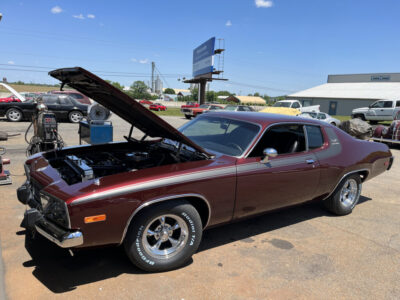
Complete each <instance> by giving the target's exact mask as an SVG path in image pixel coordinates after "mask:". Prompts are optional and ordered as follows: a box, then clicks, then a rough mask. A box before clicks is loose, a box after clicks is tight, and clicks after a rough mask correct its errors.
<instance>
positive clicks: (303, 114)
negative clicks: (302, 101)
mask: <svg viewBox="0 0 400 300" xmlns="http://www.w3.org/2000/svg"><path fill="white" fill-rule="evenodd" d="M301 116H302V117H312V118H314V119H315V118H316V117H317V114H316V113H314V112H303V113H301Z"/></svg>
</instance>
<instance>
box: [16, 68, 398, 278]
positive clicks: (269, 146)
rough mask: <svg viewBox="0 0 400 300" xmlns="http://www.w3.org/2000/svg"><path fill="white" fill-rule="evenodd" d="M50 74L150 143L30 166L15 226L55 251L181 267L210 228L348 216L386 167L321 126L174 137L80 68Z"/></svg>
mask: <svg viewBox="0 0 400 300" xmlns="http://www.w3.org/2000/svg"><path fill="white" fill-rule="evenodd" d="M49 74H50V75H51V76H53V77H55V78H57V79H59V80H61V81H63V82H68V85H70V86H72V87H73V88H75V89H76V90H78V91H80V92H82V93H84V94H86V95H87V96H89V97H91V98H93V99H94V100H95V101H97V102H98V103H100V104H101V105H103V106H104V107H107V108H109V109H110V110H112V111H113V112H114V113H115V114H117V115H118V116H120V117H121V118H122V119H124V120H125V121H127V122H129V123H131V124H132V128H133V127H137V128H139V129H140V130H141V131H142V132H143V134H144V136H145V137H147V136H148V137H151V138H152V139H145V138H142V139H134V138H132V137H131V136H130V135H129V136H127V137H126V140H127V141H126V142H120V143H110V144H103V145H93V146H86V147H68V148H65V149H62V150H53V151H49V152H45V153H38V154H36V155H34V156H31V157H30V158H29V159H28V160H27V161H26V163H25V172H26V176H27V181H26V183H25V184H23V185H22V186H21V187H20V188H19V189H18V192H17V194H18V199H19V201H20V202H21V203H23V204H28V205H29V206H30V207H32V208H31V209H30V210H28V211H26V213H25V218H24V221H23V224H24V226H25V227H26V228H28V229H29V230H34V231H36V232H37V233H38V234H40V235H42V236H44V237H45V238H47V239H48V240H50V241H51V242H53V243H55V244H57V245H59V246H60V247H65V248H73V249H74V248H85V247H95V246H103V245H120V244H122V245H123V246H124V248H125V251H126V253H127V255H128V257H129V258H130V260H131V261H132V262H133V263H134V264H135V265H136V266H137V267H139V268H141V269H143V270H146V271H165V270H171V269H174V268H177V267H180V266H182V265H184V264H185V263H186V262H187V261H188V260H190V258H191V256H192V255H193V254H194V253H195V252H196V250H197V248H198V247H199V245H200V242H201V238H202V233H203V230H204V229H206V228H208V227H212V226H216V225H222V224H226V223H229V222H232V221H235V220H239V219H242V218H246V217H249V216H255V215H259V214H261V213H265V212H268V211H271V210H276V209H279V208H283V207H287V206H291V205H297V204H300V203H304V202H307V201H310V200H320V201H322V202H323V203H324V204H325V206H326V208H327V209H328V210H329V211H330V212H332V213H333V214H336V215H346V214H349V213H351V212H352V210H353V209H354V207H355V206H356V204H357V202H358V201H359V199H360V193H361V186H362V184H363V183H364V182H365V181H367V180H369V179H372V178H374V177H375V176H378V175H379V174H381V173H383V172H385V171H386V170H389V169H390V167H391V165H392V163H393V156H392V154H391V152H390V150H389V148H388V147H387V146H386V145H385V144H382V143H371V142H368V141H362V140H356V139H354V138H353V137H351V136H350V135H348V134H347V133H345V132H343V131H342V130H340V129H338V128H336V127H334V126H332V125H331V124H327V123H324V122H320V121H318V120H313V119H301V118H298V117H291V116H286V115H273V114H258V113H252V112H222V111H221V112H214V113H210V114H204V115H201V116H200V117H198V118H196V119H195V120H193V121H191V122H188V123H186V124H185V125H184V126H183V127H181V128H180V129H179V130H177V129H175V128H174V127H172V126H171V125H170V124H169V123H167V122H165V121H164V120H163V119H161V118H160V117H158V116H157V115H155V114H153V113H151V112H150V111H148V110H147V109H146V108H144V107H143V106H142V105H140V104H139V103H137V102H136V101H135V100H133V99H132V98H130V97H129V96H128V95H126V94H125V93H123V92H121V91H119V90H118V89H116V88H114V87H112V86H111V85H109V84H107V83H106V82H105V81H103V80H102V79H100V78H99V77H97V76H95V75H94V74H92V73H90V72H88V71H86V70H84V69H82V68H73V69H71V68H67V69H58V70H54V71H51V72H50V73H49ZM154 138H158V139H154ZM238 268H240V265H239V266H238Z"/></svg>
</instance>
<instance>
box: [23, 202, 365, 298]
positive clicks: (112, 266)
mask: <svg viewBox="0 0 400 300" xmlns="http://www.w3.org/2000/svg"><path fill="white" fill-rule="evenodd" d="M368 200H371V199H370V198H367V197H363V196H362V197H361V198H360V202H359V204H362V203H364V202H366V201H368ZM321 216H330V217H335V216H334V215H332V214H330V213H328V212H326V210H324V209H323V207H322V206H321V204H319V203H307V204H304V205H301V206H296V207H292V208H286V209H284V210H280V211H276V212H272V213H268V214H265V215H262V216H258V217H255V218H251V219H247V220H243V221H239V222H236V223H232V224H227V225H224V226H220V227H216V228H211V229H208V230H206V231H205V232H204V234H203V240H202V242H201V244H200V247H199V250H198V252H201V251H205V250H209V249H213V248H216V247H220V246H223V245H225V244H229V243H234V242H236V241H240V240H244V241H245V242H246V241H252V239H251V237H252V236H255V235H258V234H261V233H267V232H270V231H273V230H276V229H279V228H283V227H287V226H291V225H294V224H297V223H300V222H303V221H307V220H310V219H313V218H317V217H321ZM17 234H18V235H25V248H26V250H27V251H28V253H29V255H30V256H31V259H30V260H28V261H26V262H24V263H23V266H24V267H26V268H34V269H33V271H32V274H33V276H35V277H36V278H37V279H38V280H39V281H40V282H41V283H42V284H43V285H44V286H46V287H47V288H48V289H49V290H51V291H52V292H54V293H65V292H69V291H72V290H74V289H76V288H77V287H79V286H81V285H84V284H88V283H92V282H97V281H101V280H105V279H108V278H113V277H117V276H119V275H121V274H142V275H144V276H145V275H146V274H147V273H146V272H144V271H141V270H140V269H138V268H136V267H135V266H134V265H133V264H132V263H131V262H130V260H129V258H128V257H127V256H126V254H125V252H124V249H123V247H106V248H91V249H86V250H79V251H75V252H74V256H72V255H71V254H70V252H69V251H68V250H66V249H62V248H60V247H58V246H56V245H55V244H53V243H52V242H50V241H48V240H47V239H45V238H43V237H42V236H40V235H38V234H36V236H35V238H34V239H33V238H32V237H31V234H30V233H28V232H26V231H19V232H17ZM192 262H193V260H190V261H189V262H188V263H187V264H186V265H189V264H191V263H192Z"/></svg>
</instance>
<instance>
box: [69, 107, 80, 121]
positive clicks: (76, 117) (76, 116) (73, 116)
mask: <svg viewBox="0 0 400 300" xmlns="http://www.w3.org/2000/svg"><path fill="white" fill-rule="evenodd" d="M82 118H83V114H82V113H81V112H80V111H77V110H74V111H71V112H70V113H69V114H68V119H69V121H70V122H71V123H78V122H79V121H81V120H82Z"/></svg>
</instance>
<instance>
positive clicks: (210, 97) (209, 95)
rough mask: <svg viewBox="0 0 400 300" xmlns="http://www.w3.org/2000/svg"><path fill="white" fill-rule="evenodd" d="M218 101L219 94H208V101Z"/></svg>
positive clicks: (212, 92) (211, 92) (210, 92)
mask: <svg viewBox="0 0 400 300" xmlns="http://www.w3.org/2000/svg"><path fill="white" fill-rule="evenodd" d="M216 100H217V94H216V93H215V92H214V91H208V92H206V101H207V102H215V101H216Z"/></svg>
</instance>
